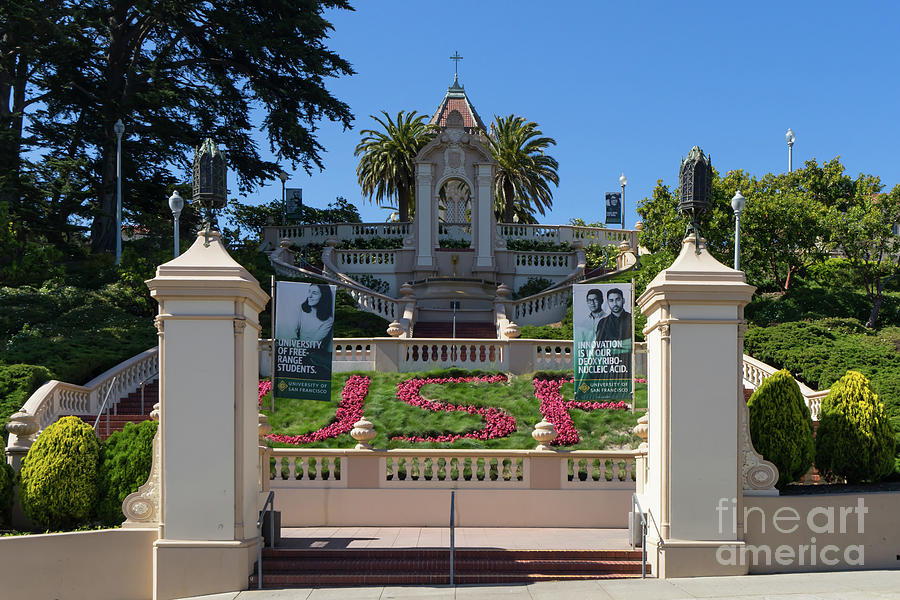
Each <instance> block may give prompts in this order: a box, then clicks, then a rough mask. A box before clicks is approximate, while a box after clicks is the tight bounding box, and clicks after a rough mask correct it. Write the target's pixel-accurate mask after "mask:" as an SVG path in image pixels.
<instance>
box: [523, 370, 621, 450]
mask: <svg viewBox="0 0 900 600" xmlns="http://www.w3.org/2000/svg"><path fill="white" fill-rule="evenodd" d="M571 381H572V380H571V379H535V380H534V381H533V383H534V395H535V396H536V397H537V399H538V400H540V401H541V416H543V417H544V418H545V419H547V420H548V421H550V422H551V423H553V426H554V427H555V428H556V433H557V434H558V435H557V438H556V439H555V440H553V441H552V442H550V445H551V446H571V445H573V444H577V443H578V442H579V440H580V438H579V437H578V429H576V428H575V423H573V422H572V417H571V416H570V415H569V410H570V409H573V408H578V409H581V410H603V409H606V410H621V409H625V408H628V404H627V403H626V402H625V401H624V400H619V401H617V402H582V401H578V400H564V399H563V396H562V393H561V392H560V391H559V390H560V388H561V387H562V384H564V383H570V382H571Z"/></svg>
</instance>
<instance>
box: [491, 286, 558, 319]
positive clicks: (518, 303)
mask: <svg viewBox="0 0 900 600" xmlns="http://www.w3.org/2000/svg"><path fill="white" fill-rule="evenodd" d="M571 297H572V289H571V288H570V287H552V288H550V289H547V290H544V291H543V292H540V293H538V294H534V295H533V296H528V297H527V298H522V299H521V300H512V301H510V302H509V303H508V304H507V308H508V311H509V312H511V313H512V314H511V315H510V316H511V317H512V320H513V321H515V323H516V324H517V325H520V326H521V325H544V324H546V323H555V322H557V321H562V319H563V317H565V316H566V307H567V306H568V302H569V299H570V298H571ZM510 309H511V310H510Z"/></svg>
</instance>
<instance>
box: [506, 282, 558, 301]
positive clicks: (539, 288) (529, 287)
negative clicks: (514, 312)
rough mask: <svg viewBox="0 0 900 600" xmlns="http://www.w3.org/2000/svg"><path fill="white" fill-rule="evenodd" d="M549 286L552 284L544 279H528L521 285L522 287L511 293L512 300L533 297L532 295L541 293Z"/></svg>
mask: <svg viewBox="0 0 900 600" xmlns="http://www.w3.org/2000/svg"><path fill="white" fill-rule="evenodd" d="M551 285H553V282H552V281H550V280H549V279H545V278H544V277H529V278H528V281H526V282H525V283H523V284H522V286H521V287H520V288H519V289H517V290H516V291H515V292H514V293H513V298H515V299H516V300H518V299H519V298H527V297H528V296H533V295H534V294H537V293H540V292H543V291H544V290H546V289H547V288H548V287H550V286H551Z"/></svg>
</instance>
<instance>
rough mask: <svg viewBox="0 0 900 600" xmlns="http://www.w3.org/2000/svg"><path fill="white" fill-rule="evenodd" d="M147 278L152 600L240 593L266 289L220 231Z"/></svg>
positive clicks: (252, 495) (252, 536) (254, 499)
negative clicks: (154, 512)
mask: <svg viewBox="0 0 900 600" xmlns="http://www.w3.org/2000/svg"><path fill="white" fill-rule="evenodd" d="M147 286H148V287H149V288H150V294H151V295H152V296H153V297H154V298H155V299H156V300H157V302H159V315H158V316H157V317H156V323H157V328H158V330H159V340H160V342H159V368H160V405H161V409H160V419H159V428H160V429H159V431H160V441H161V449H160V458H161V464H162V468H161V482H160V519H159V522H160V525H159V540H158V541H157V542H156V544H155V546H154V554H153V562H154V577H153V598H154V599H155V600H163V599H167V598H179V597H184V596H194V595H201V594H212V593H218V592H227V591H235V590H242V589H245V588H246V587H247V578H248V575H249V574H250V571H251V570H252V566H253V562H254V560H255V557H256V544H257V538H256V520H257V518H258V512H259V511H258V507H257V503H258V494H259V490H258V487H259V473H258V470H259V458H258V454H259V450H258V440H257V425H258V423H257V394H256V392H257V369H258V359H257V339H258V338H259V318H258V317H259V312H260V311H261V310H262V309H263V308H264V307H265V305H266V302H268V299H269V297H268V295H266V293H265V292H263V291H262V289H261V288H260V286H259V283H258V282H257V281H256V279H254V278H253V276H252V275H250V273H248V272H247V270H246V269H244V268H243V267H242V266H241V265H239V264H238V263H236V262H235V261H234V260H233V259H232V258H231V257H230V256H229V255H228V252H227V251H226V250H225V247H224V246H223V245H222V242H221V239H220V236H219V234H218V233H217V232H213V233H212V234H211V235H210V240H209V243H208V245H207V244H205V243H204V238H203V236H202V235H199V236H198V238H197V240H196V241H195V242H194V245H193V246H191V248H190V249H189V250H188V251H187V252H185V253H184V254H182V255H181V256H179V257H178V258H176V259H174V260H172V261H169V262H167V263H165V264H163V265H161V266H159V267H158V268H157V270H156V277H154V278H153V279H151V280H149V281H148V282H147Z"/></svg>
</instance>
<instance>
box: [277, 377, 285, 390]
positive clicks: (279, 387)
mask: <svg viewBox="0 0 900 600" xmlns="http://www.w3.org/2000/svg"><path fill="white" fill-rule="evenodd" d="M278 389H279V391H282V392H283V391H284V390H286V389H287V383H285V381H284V379H282V380H281V381H279V382H278Z"/></svg>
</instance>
